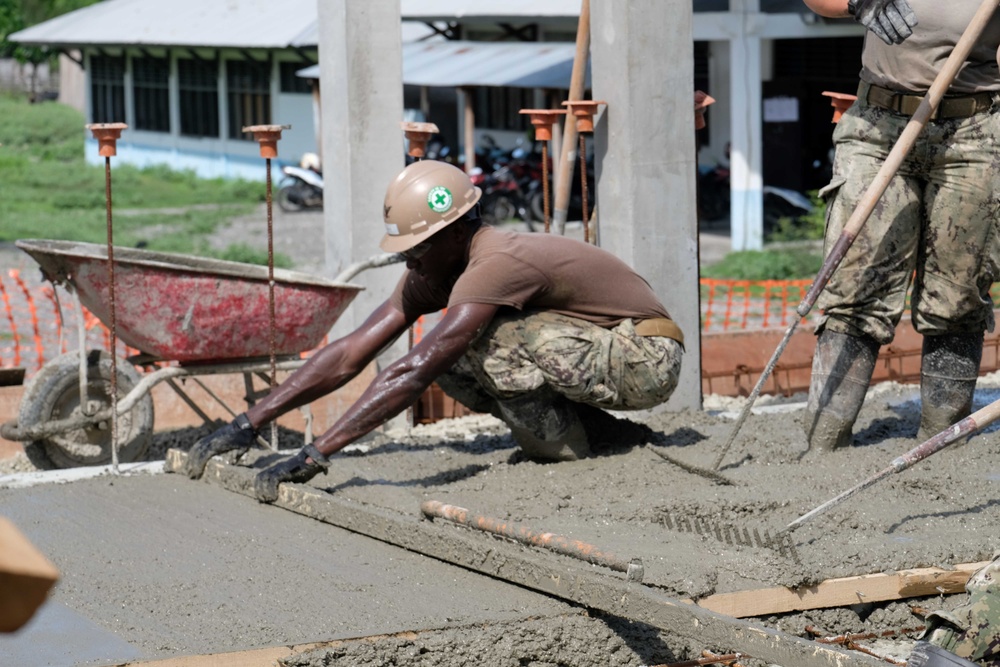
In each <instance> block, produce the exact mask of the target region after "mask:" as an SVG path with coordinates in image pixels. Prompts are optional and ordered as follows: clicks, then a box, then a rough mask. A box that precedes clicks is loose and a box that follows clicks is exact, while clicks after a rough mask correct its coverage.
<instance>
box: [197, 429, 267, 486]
mask: <svg viewBox="0 0 1000 667" xmlns="http://www.w3.org/2000/svg"><path fill="white" fill-rule="evenodd" d="M256 441H257V431H255V430H254V428H253V426H251V425H250V421H249V420H248V419H247V415H246V413H243V414H239V415H236V419H234V420H233V421H231V422H230V423H228V424H226V425H225V426H223V427H222V428H220V429H218V430H217V431H215V432H214V433H211V434H209V435H206V436H205V437H204V438H202V439H201V440H199V441H198V442H196V443H194V445H193V446H192V447H191V449H190V450H189V451H188V455H187V462H185V464H184V473H185V474H186V475H187V476H188V477H190V478H191V479H198V478H199V477H201V474H202V473H203V472H205V465H206V464H207V463H208V460H209V459H210V458H212V457H213V456H215V455H217V454H224V453H226V452H231V451H234V450H238V451H239V453H240V454H243V453H244V452H246V451H247V450H248V449H250V446H251V445H253V444H254V443H255V442H256Z"/></svg>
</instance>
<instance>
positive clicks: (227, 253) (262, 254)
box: [213, 243, 292, 269]
mask: <svg viewBox="0 0 1000 667" xmlns="http://www.w3.org/2000/svg"><path fill="white" fill-rule="evenodd" d="M213 254H214V256H215V257H217V258H219V259H225V260H229V261H230V262H243V263H244V264H262V265H264V266H267V251H266V250H257V249H256V248H251V247H250V246H248V245H245V244H243V243H237V244H235V245H231V246H229V247H228V248H226V249H225V250H223V251H222V252H219V253H213ZM274 265H275V266H276V267H279V268H282V269H290V268H292V261H291V260H290V259H288V257H286V256H285V255H282V254H281V253H275V254H274Z"/></svg>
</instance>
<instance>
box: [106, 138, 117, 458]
mask: <svg viewBox="0 0 1000 667" xmlns="http://www.w3.org/2000/svg"><path fill="white" fill-rule="evenodd" d="M104 200H105V204H104V208H105V210H106V212H107V221H108V225H107V227H108V308H109V310H110V317H109V320H110V323H109V326H108V328H109V329H110V331H111V388H110V392H111V395H110V398H111V469H112V470H113V471H114V474H116V475H117V474H118V354H117V351H118V328H117V321H116V318H115V246H114V243H113V234H112V225H111V158H110V157H108V156H105V158H104Z"/></svg>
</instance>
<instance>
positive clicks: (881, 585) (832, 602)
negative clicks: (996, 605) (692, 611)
mask: <svg viewBox="0 0 1000 667" xmlns="http://www.w3.org/2000/svg"><path fill="white" fill-rule="evenodd" d="M987 563H989V561H984V562H980V563H962V564H961V565H956V566H955V569H953V570H944V569H941V568H936V567H928V568H919V569H913V570H900V571H899V572H889V573H878V574H866V575H861V576H857V577H842V578H839V579H827V580H826V581H822V582H820V583H818V584H816V585H815V586H805V587H802V588H787V587H784V586H781V587H777V588H764V589H757V590H751V591H739V592H736V593H718V594H716V595H710V596H709V597H706V598H702V599H701V600H698V601H697V604H698V606H699V607H704V608H705V609H711V610H712V611H714V612H717V613H719V614H725V615H726V616H732V617H734V618H750V617H754V616H767V615H770V614H783V613H786V612H790V611H805V610H807V609H823V608H826V607H846V606H848V605H852V604H861V603H864V602H885V601H889V600H901V599H904V598H910V597H922V596H928V595H939V594H948V593H961V592H963V591H964V590H965V582H967V581H968V580H969V577H971V576H972V574H973V573H974V572H976V570H978V569H980V568H982V567H984V566H985V565H986V564H987Z"/></svg>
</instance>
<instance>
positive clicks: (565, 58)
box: [296, 41, 590, 88]
mask: <svg viewBox="0 0 1000 667" xmlns="http://www.w3.org/2000/svg"><path fill="white" fill-rule="evenodd" d="M575 54H576V45H575V44H567V43H564V42H458V41H456V42H413V43H409V44H403V83H407V84H412V85H416V86H447V87H458V86H509V87H513V88H569V82H570V77H571V76H572V73H573V57H574V56H575ZM296 74H298V75H299V76H301V77H305V78H307V79H318V78H319V76H320V67H319V65H313V66H311V67H306V68H303V69H300V70H299V71H298V72H296ZM585 85H586V87H588V88H589V87H590V71H589V67H588V71H587V79H586V84H585Z"/></svg>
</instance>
